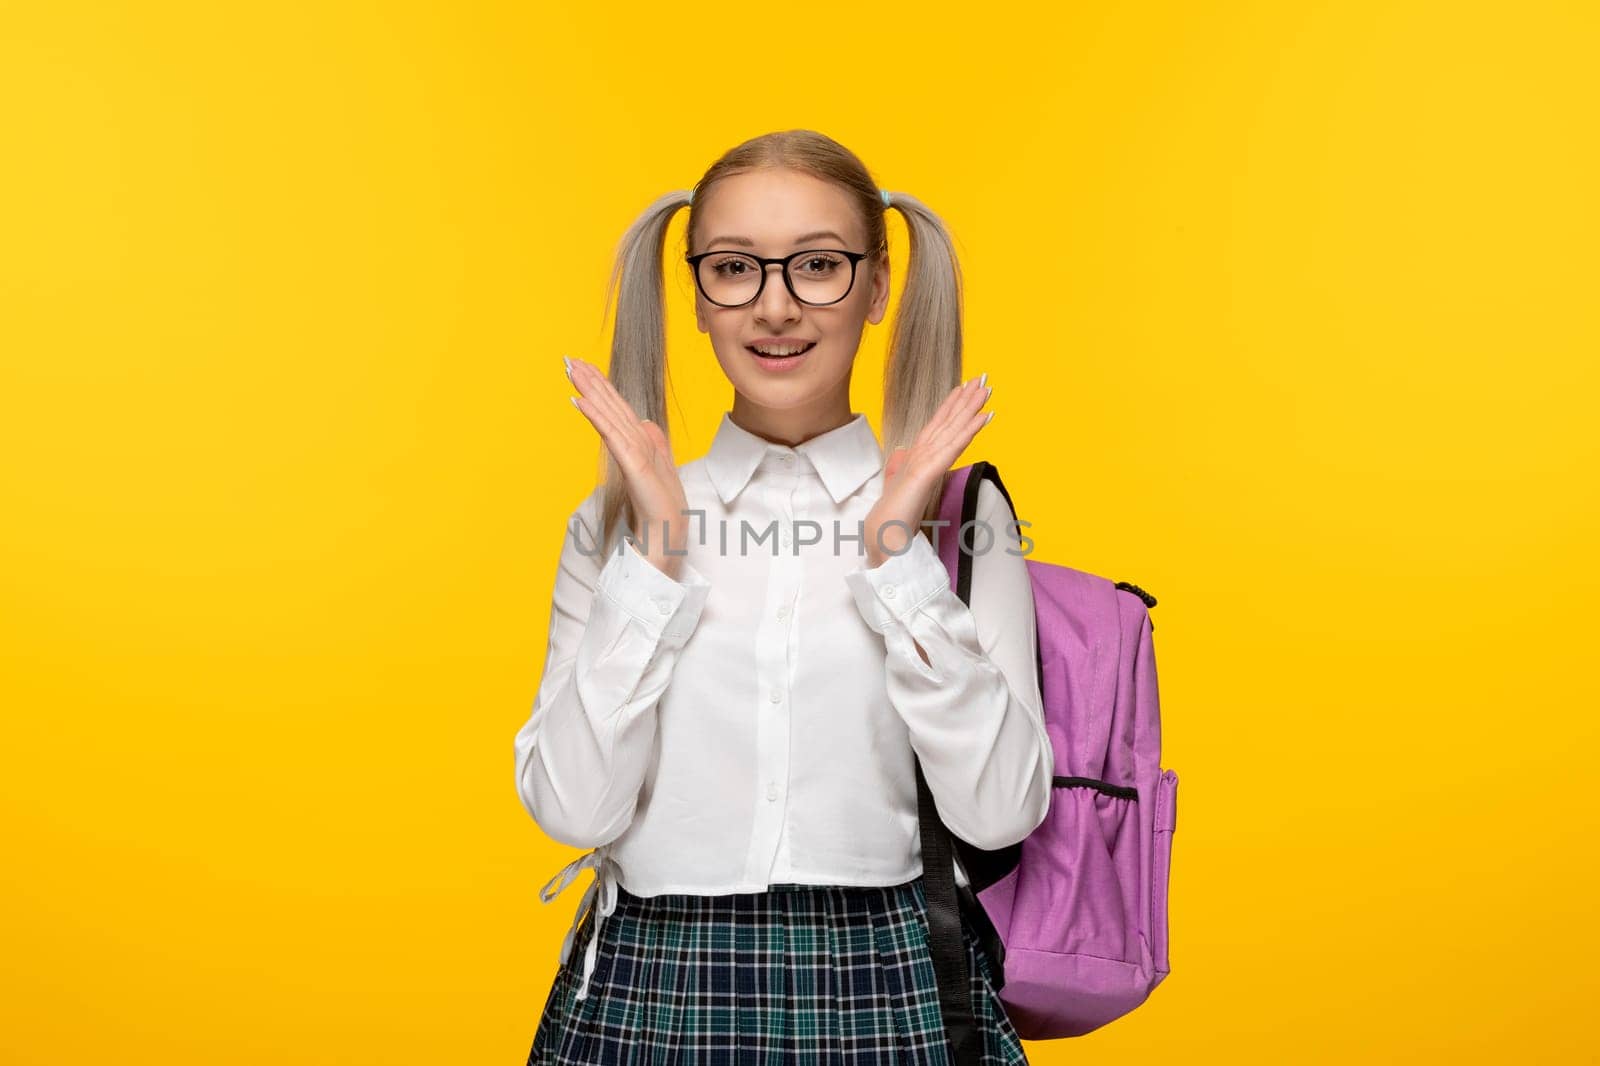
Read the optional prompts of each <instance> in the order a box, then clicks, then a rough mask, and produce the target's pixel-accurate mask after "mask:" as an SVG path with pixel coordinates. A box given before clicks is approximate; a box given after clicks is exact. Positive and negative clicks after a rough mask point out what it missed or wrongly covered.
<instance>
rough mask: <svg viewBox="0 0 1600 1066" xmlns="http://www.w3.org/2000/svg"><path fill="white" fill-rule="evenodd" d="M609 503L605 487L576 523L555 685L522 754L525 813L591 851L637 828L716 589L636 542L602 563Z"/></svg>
mask: <svg viewBox="0 0 1600 1066" xmlns="http://www.w3.org/2000/svg"><path fill="white" fill-rule="evenodd" d="M599 499H600V496H599V490H596V491H595V492H594V493H593V494H591V495H590V497H589V498H588V499H587V500H585V501H584V503H583V504H581V505H579V507H578V510H577V511H576V512H574V514H573V516H572V518H571V519H570V520H569V521H568V526H567V532H566V535H565V537H564V539H563V541H562V546H561V557H560V562H559V564H558V568H557V571H556V581H555V591H554V596H553V600H552V603H551V607H550V640H549V650H548V652H547V653H546V658H545V666H544V676H543V679H542V680H541V681H540V683H539V691H538V695H537V697H536V698H535V700H534V705H533V713H532V714H531V715H530V716H529V718H528V721H527V722H526V724H524V725H523V726H522V728H521V729H520V730H518V732H517V736H516V742H515V745H514V746H515V751H516V772H517V794H518V795H519V796H520V797H521V799H522V805H523V806H524V807H525V808H526V809H527V811H528V813H529V814H530V815H532V816H533V819H534V821H535V822H537V823H538V824H539V827H540V828H541V829H543V830H544V831H545V833H546V834H548V835H549V836H550V837H551V838H553V839H555V840H558V841H560V842H561V843H563V844H570V845H572V846H574V847H583V848H593V847H599V846H600V845H602V844H607V843H610V842H611V841H613V840H615V839H616V838H617V837H619V836H621V835H622V833H623V831H624V830H625V829H626V828H627V827H628V824H629V823H630V822H631V821H632V820H633V812H634V809H635V807H636V806H637V804H638V799H639V789H640V788H641V787H642V785H643V783H644V778H645V773H646V771H647V770H648V769H649V760H650V757H651V754H652V751H653V748H654V744H655V732H656V708H657V704H658V701H659V700H660V697H661V694H662V692H664V691H665V690H666V687H667V682H668V680H669V679H670V678H671V675H672V669H673V666H674V665H675V664H676V663H677V659H678V653H679V651H680V649H682V647H683V645H684V644H685V643H686V642H687V641H688V639H689V636H690V634H691V633H693V631H694V629H695V626H696V625H697V624H698V622H699V619H700V612H701V610H702V608H703V607H704V606H705V600H706V595H707V594H708V593H709V592H710V584H709V583H708V582H707V581H706V579H705V578H704V577H703V576H702V575H701V574H700V573H699V571H697V570H695V569H694V567H692V566H690V565H689V561H688V560H687V559H684V560H682V563H683V570H682V574H681V580H679V581H674V580H673V579H671V578H669V577H667V576H666V575H665V574H663V573H662V572H661V571H660V570H658V569H656V567H655V566H653V565H652V564H651V563H650V562H649V561H648V560H646V559H645V558H644V556H643V555H641V554H639V551H638V549H637V548H636V547H635V545H634V544H633V542H632V539H631V537H625V539H624V541H623V546H622V550H621V551H620V552H616V551H613V552H611V553H609V554H607V555H604V556H602V555H601V554H599V547H598V544H599V537H598V534H597V530H598V527H599V521H598V504H599ZM585 552H588V554H584V553H585ZM602 563H603V564H604V565H603V566H602Z"/></svg>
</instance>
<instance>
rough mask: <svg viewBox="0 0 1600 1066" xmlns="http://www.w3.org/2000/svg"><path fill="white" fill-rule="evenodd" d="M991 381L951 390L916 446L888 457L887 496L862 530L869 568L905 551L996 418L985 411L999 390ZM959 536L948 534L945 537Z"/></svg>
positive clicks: (983, 379)
mask: <svg viewBox="0 0 1600 1066" xmlns="http://www.w3.org/2000/svg"><path fill="white" fill-rule="evenodd" d="M988 377H989V375H987V374H984V375H983V376H981V377H976V378H973V379H972V380H971V381H968V382H967V383H966V384H965V385H958V386H956V387H955V388H954V389H951V390H950V395H948V396H946V397H945V398H944V403H942V404H940V405H939V409H938V410H937V411H935V412H934V413H933V417H932V418H930V419H928V424H927V425H925V426H923V427H922V432H920V433H918V434H917V436H916V439H915V440H913V441H912V442H911V447H909V448H896V449H895V450H894V452H893V453H892V454H891V455H890V456H889V460H888V462H886V463H885V464H884V468H883V495H882V496H880V497H879V498H878V502H877V503H876V504H874V505H873V507H872V510H870V511H868V512H867V517H866V520H865V525H864V527H863V533H864V536H865V539H866V552H867V565H868V566H873V567H875V566H879V565H881V564H882V563H883V561H884V560H885V559H887V558H888V557H889V556H890V555H899V554H901V553H902V552H903V551H904V550H905V549H906V547H907V546H908V545H909V544H910V543H911V538H912V537H913V536H915V535H916V533H917V530H918V528H919V524H920V523H921V522H922V515H923V512H924V511H925V510H926V509H927V506H928V503H929V500H930V498H931V497H932V496H933V490H934V489H935V488H936V487H937V486H938V484H939V479H940V478H942V477H943V476H944V474H945V473H946V472H947V471H948V470H949V469H950V466H951V464H952V463H954V462H955V461H956V459H957V457H959V456H960V455H961V453H962V452H963V451H965V450H966V448H967V445H969V444H971V443H972V440H973V438H974V437H976V436H977V435H978V431H979V430H980V429H982V428H983V427H984V426H986V425H988V424H989V419H991V418H993V417H994V412H993V411H990V412H988V413H987V414H985V413H984V411H983V405H984V404H985V403H987V402H988V400H989V394H990V393H991V392H993V391H994V389H993V388H991V387H989V386H988V385H987V384H986V381H987V379H988ZM891 523H901V524H891ZM954 532H955V531H954V530H946V531H945V535H946V536H952V535H954ZM880 537H881V543H882V547H881V548H880V547H879V543H880Z"/></svg>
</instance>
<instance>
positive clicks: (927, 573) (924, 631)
mask: <svg viewBox="0 0 1600 1066" xmlns="http://www.w3.org/2000/svg"><path fill="white" fill-rule="evenodd" d="M977 517H978V518H979V519H980V520H982V521H985V522H987V523H988V525H989V529H990V530H992V531H993V533H994V543H993V546H992V547H991V549H990V550H989V551H987V552H984V553H981V554H979V555H976V556H975V557H974V559H973V574H972V605H971V607H970V608H969V607H968V606H967V605H966V604H964V603H962V602H961V597H959V596H957V595H956V593H955V591H954V590H953V589H952V588H951V587H950V575H949V571H947V570H946V569H945V567H944V564H943V563H941V562H940V561H939V556H938V555H937V553H935V551H934V549H933V545H932V544H930V543H929V541H928V538H927V536H926V535H925V534H923V533H918V534H917V535H916V536H915V537H913V538H912V539H911V546H910V548H909V550H907V551H906V552H904V553H902V554H900V555H894V556H890V557H889V558H888V559H885V560H884V562H883V563H882V565H880V566H877V567H868V568H864V569H861V570H857V571H854V572H852V573H850V574H848V575H846V578H845V580H846V582H847V583H848V584H849V586H850V591H851V593H852V594H853V596H854V597H855V601H856V606H857V607H858V608H859V609H860V611H861V614H862V617H863V618H864V619H865V620H866V622H867V625H869V626H870V627H871V628H872V629H873V631H874V632H877V633H879V634H881V635H882V636H883V638H884V644H885V647H886V652H887V657H886V669H887V684H888V691H889V699H890V702H891V703H892V704H893V705H894V707H895V709H896V710H897V711H898V712H899V713H900V716H901V718H903V719H904V720H905V723H906V726H907V728H908V730H909V731H910V733H911V744H912V747H913V748H914V749H915V750H916V753H917V758H918V760H919V761H920V762H921V764H922V773H923V776H924V777H925V778H927V781H928V789H929V791H931V792H932V793H933V797H934V804H935V806H937V807H938V809H939V816H940V818H941V819H943V820H944V823H945V825H946V826H948V827H949V829H950V831H951V832H952V833H954V834H956V835H957V836H958V837H960V838H961V839H963V840H965V841H967V842H968V843H970V844H972V845H973V846H975V847H979V848H983V849H985V850H995V849H998V848H1003V847H1006V846H1008V845H1011V844H1015V843H1016V842H1018V841H1020V840H1022V839H1023V838H1024V837H1026V836H1027V835H1028V834H1029V833H1031V832H1033V830H1034V829H1035V828H1037V827H1038V826H1039V825H1040V823H1042V822H1043V821H1044V819H1045V815H1046V814H1047V813H1048V812H1049V809H1050V798H1051V784H1052V782H1051V778H1052V776H1053V775H1054V773H1055V753H1054V751H1053V749H1052V748H1051V746H1050V738H1049V735H1048V734H1047V733H1046V732H1045V727H1044V711H1043V702H1042V700H1041V699H1040V695H1039V675H1038V632H1037V624H1038V623H1037V620H1036V618H1035V616H1034V603H1033V585H1032V584H1031V582H1030V580H1029V577H1028V570H1027V560H1026V559H1025V558H1024V557H1023V556H1022V555H1020V554H1013V553H1016V552H1020V551H1021V542H1020V540H1019V539H1018V538H1017V537H1016V536H1015V535H1014V534H1013V530H1012V528H1011V510H1010V508H1009V507H1008V506H1007V505H1006V502H1005V498H1004V497H1003V496H1002V495H1001V494H1000V490H999V489H997V488H995V486H994V485H993V483H991V482H987V481H986V482H984V483H983V484H982V485H980V486H979V488H978V513H977ZM955 534H956V531H955V530H954V529H945V530H943V531H942V532H941V535H942V536H955ZM976 536H977V538H978V540H977V543H978V545H979V546H980V547H981V546H982V544H983V541H984V539H985V537H984V534H983V533H982V532H981V531H980V532H978V533H977V534H976Z"/></svg>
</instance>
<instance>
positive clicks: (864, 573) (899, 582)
mask: <svg viewBox="0 0 1600 1066" xmlns="http://www.w3.org/2000/svg"><path fill="white" fill-rule="evenodd" d="M844 580H845V584H847V585H848V586H849V587H850V594H851V595H852V596H854V597H855V601H856V608H857V609H858V610H859V611H860V612H861V617H862V618H863V619H865V620H866V623H867V625H868V626H869V627H870V628H871V629H872V630H873V631H874V632H876V633H882V632H884V631H885V630H886V629H888V628H889V627H890V626H892V625H894V624H896V623H898V622H901V621H904V619H905V617H906V616H907V615H908V614H910V613H911V612H912V611H915V610H916V609H917V608H918V607H921V606H922V605H923V604H925V603H927V602H928V601H929V600H930V599H932V598H933V597H935V596H937V595H939V594H940V593H941V592H946V591H949V589H950V571H949V570H946V569H945V565H944V563H943V562H941V561H940V559H939V555H938V553H937V552H935V551H934V550H933V545H932V544H930V543H928V538H927V537H926V536H924V535H923V534H922V533H920V532H919V533H917V534H916V535H915V536H914V537H912V538H911V544H910V546H909V547H908V548H907V549H906V550H905V551H903V552H901V553H900V554H899V555H891V556H889V557H888V558H886V559H885V560H884V561H883V562H882V563H880V564H878V565H877V566H871V567H863V568H861V569H860V570H852V571H850V572H849V573H848V574H845V576H844Z"/></svg>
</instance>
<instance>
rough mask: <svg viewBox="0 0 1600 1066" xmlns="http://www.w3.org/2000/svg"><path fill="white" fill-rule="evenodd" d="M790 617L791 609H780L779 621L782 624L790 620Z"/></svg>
mask: <svg viewBox="0 0 1600 1066" xmlns="http://www.w3.org/2000/svg"><path fill="white" fill-rule="evenodd" d="M788 617H789V608H787V607H779V608H778V621H780V622H781V621H783V620H784V619H785V618H788Z"/></svg>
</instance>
